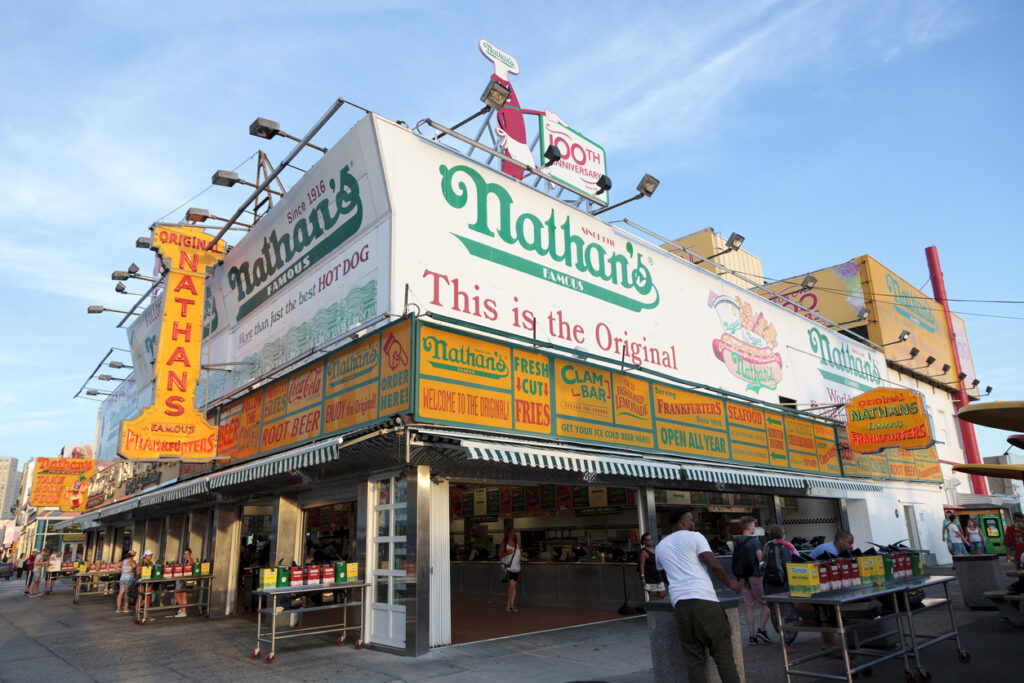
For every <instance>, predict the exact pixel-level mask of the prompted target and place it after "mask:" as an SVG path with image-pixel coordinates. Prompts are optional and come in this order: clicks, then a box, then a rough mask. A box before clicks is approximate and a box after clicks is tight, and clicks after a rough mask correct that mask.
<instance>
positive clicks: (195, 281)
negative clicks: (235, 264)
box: [119, 224, 224, 460]
mask: <svg viewBox="0 0 1024 683" xmlns="http://www.w3.org/2000/svg"><path fill="white" fill-rule="evenodd" d="M212 241H213V238H212V237H211V236H210V235H207V234H206V233H204V232H203V231H202V230H200V229H198V228H194V227H188V226H182V225H161V224H157V225H154V226H153V247H152V248H153V251H155V252H157V253H158V254H160V257H161V258H162V259H163V260H164V263H165V264H166V265H167V267H168V274H167V283H166V285H165V289H166V294H165V295H164V309H163V317H162V321H161V325H160V338H159V341H158V344H157V351H156V367H155V368H154V375H155V377H156V391H155V396H154V399H153V404H152V405H151V406H149V407H147V408H145V409H144V410H143V411H142V413H141V414H140V415H139V416H138V417H136V418H135V419H133V420H125V421H124V422H122V423H121V448H120V451H119V452H120V454H121V455H122V456H124V457H125V458H128V459H129V460H153V459H156V458H181V459H182V460H210V459H211V458H214V457H216V455H217V427H216V426H214V425H212V424H210V423H209V422H207V421H206V418H205V417H204V416H203V415H202V414H201V413H200V412H199V411H197V410H196V409H195V393H196V382H197V381H198V379H199V364H200V361H199V359H200V349H201V344H202V331H203V329H202V328H203V301H204V293H205V289H206V269H207V268H209V267H210V266H212V265H215V264H216V263H217V262H218V261H220V260H221V259H222V258H223V257H224V243H223V242H222V241H220V240H218V241H217V242H216V244H214V245H213V246H212V247H211V246H210V244H211V242H212Z"/></svg>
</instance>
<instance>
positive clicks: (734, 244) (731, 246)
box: [708, 232, 806, 279]
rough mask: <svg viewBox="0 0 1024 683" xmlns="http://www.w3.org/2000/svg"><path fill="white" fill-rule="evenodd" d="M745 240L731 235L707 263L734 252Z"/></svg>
mask: <svg viewBox="0 0 1024 683" xmlns="http://www.w3.org/2000/svg"><path fill="white" fill-rule="evenodd" d="M745 239H746V238H745V237H744V236H743V235H741V234H739V233H738V232H734V233H732V234H731V235H729V239H727V240H726V241H725V249H723V250H722V251H720V252H718V253H717V254H712V255H711V256H708V261H711V260H712V259H716V258H718V257H719V256H722V255H724V254H728V253H729V252H731V251H736V250H737V249H739V248H740V246H741V245H742V244H743V241H744V240H745ZM804 279H806V278H804Z"/></svg>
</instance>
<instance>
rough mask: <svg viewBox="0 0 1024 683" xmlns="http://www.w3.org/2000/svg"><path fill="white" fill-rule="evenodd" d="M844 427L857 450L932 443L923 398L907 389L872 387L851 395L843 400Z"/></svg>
mask: <svg viewBox="0 0 1024 683" xmlns="http://www.w3.org/2000/svg"><path fill="white" fill-rule="evenodd" d="M846 431H847V433H848V434H849V436H850V448H852V449H853V450H855V451H857V452H859V453H874V452H878V451H881V450H883V449H885V448H893V447H896V446H900V447H902V448H905V449H912V448H927V447H928V446H931V445H932V444H933V443H935V439H933V438H932V430H931V425H930V424H929V423H928V413H927V412H925V408H924V400H923V399H922V398H921V394H919V393H917V392H916V391H910V390H909V389H886V388H882V389H872V390H871V391H869V392H867V393H865V394H861V395H860V396H856V397H854V398H853V399H852V400H851V401H850V402H849V403H848V404H846ZM894 476H895V475H894Z"/></svg>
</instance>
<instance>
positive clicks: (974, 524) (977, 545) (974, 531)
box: [967, 517, 985, 555]
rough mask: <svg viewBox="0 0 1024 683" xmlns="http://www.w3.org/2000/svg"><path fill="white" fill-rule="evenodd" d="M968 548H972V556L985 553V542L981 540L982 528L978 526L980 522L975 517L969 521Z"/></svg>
mask: <svg viewBox="0 0 1024 683" xmlns="http://www.w3.org/2000/svg"><path fill="white" fill-rule="evenodd" d="M967 546H968V547H969V548H970V552H971V555H981V554H982V553H983V552H985V542H984V541H983V540H982V538H981V527H980V526H978V520H976V519H975V518H974V517H971V518H970V519H969V520H967Z"/></svg>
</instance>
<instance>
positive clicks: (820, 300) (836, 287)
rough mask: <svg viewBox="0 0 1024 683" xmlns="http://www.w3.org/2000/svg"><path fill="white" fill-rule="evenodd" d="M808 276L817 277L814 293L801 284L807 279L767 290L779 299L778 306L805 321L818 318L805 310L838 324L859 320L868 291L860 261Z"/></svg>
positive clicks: (848, 262)
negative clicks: (862, 278)
mask: <svg viewBox="0 0 1024 683" xmlns="http://www.w3.org/2000/svg"><path fill="white" fill-rule="evenodd" d="M808 275H813V276H814V278H815V280H816V282H815V285H814V287H812V288H811V289H807V288H806V287H804V286H803V285H802V284H801V283H802V282H803V279H804V278H803V276H800V277H792V278H788V279H787V280H782V281H780V282H776V283H773V284H767V285H765V287H767V288H768V289H770V290H771V291H773V292H775V293H776V294H778V295H779V297H780V298H779V299H777V300H776V303H778V304H781V305H782V306H785V307H786V308H788V309H790V310H792V311H795V312H796V313H799V314H800V315H802V316H804V317H805V318H811V319H814V316H813V315H811V314H809V313H807V311H806V310H803V309H808V310H811V311H814V312H815V313H819V314H821V315H822V316H823V317H825V318H827V319H828V320H831V321H833V322H837V323H845V322H847V321H851V320H857V319H858V316H859V314H860V312H861V311H862V310H863V309H864V290H863V287H862V284H861V274H860V265H859V264H858V262H857V261H856V260H854V261H847V262H846V263H840V264H839V265H838V266H833V267H831V268H822V269H820V270H815V271H812V272H811V273H808ZM794 303H796V304H799V306H797V305H794ZM851 326H853V325H851Z"/></svg>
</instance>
